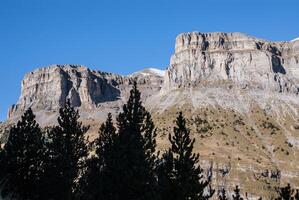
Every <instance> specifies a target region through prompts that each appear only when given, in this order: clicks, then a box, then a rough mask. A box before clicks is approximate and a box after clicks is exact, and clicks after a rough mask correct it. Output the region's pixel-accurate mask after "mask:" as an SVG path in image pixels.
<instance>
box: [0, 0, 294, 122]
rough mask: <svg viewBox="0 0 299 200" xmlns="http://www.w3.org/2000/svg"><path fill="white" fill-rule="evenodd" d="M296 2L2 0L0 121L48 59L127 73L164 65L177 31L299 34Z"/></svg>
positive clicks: (267, 35)
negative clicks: (27, 77) (26, 77)
mask: <svg viewBox="0 0 299 200" xmlns="http://www.w3.org/2000/svg"><path fill="white" fill-rule="evenodd" d="M298 10H299V1H298V0H225V1H224V0H205V1H202V0H1V1H0V69H1V77H0V120H3V119H5V117H6V113H7V109H8V106H9V105H11V104H13V103H15V102H16V101H17V99H18V97H19V95H20V82H21V80H22V78H23V76H24V74H25V73H26V72H28V71H31V70H33V69H35V68H37V67H41V66H46V65H49V64H65V63H70V64H83V65H86V66H89V67H90V68H93V69H99V70H103V71H109V72H115V73H120V74H128V73H131V72H134V71H136V70H139V69H142V68H145V67H157V68H161V69H163V68H165V67H166V66H167V65H168V63H169V58H170V56H171V54H172V52H173V49H174V40H175V37H176V36H177V35H178V34H179V33H181V32H189V31H200V32H213V31H224V32H234V31H238V32H245V33H248V34H250V35H253V36H257V37H260V38H264V39H268V40H275V41H280V40H291V39H293V38H296V37H299V12H298Z"/></svg>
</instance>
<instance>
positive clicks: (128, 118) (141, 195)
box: [103, 82, 156, 200]
mask: <svg viewBox="0 0 299 200" xmlns="http://www.w3.org/2000/svg"><path fill="white" fill-rule="evenodd" d="M117 126H118V134H117V137H116V140H115V145H114V148H113V151H112V154H111V158H112V159H109V160H108V161H107V166H106V167H107V176H108V177H110V179H109V182H108V185H112V186H113V187H110V191H109V192H108V193H109V194H110V198H109V199H130V200H135V199H136V200H137V199H138V200H142V199H156V197H155V194H156V192H155V186H156V183H155V178H154V175H153V168H152V167H153V165H154V162H155V159H156V158H155V155H154V152H155V147H156V141H155V137H156V132H155V127H154V125H153V123H152V120H151V116H150V114H149V113H148V112H147V111H146V110H145V108H144V107H143V106H142V102H141V99H140V92H139V91H138V89H137V84H136V82H134V85H133V89H132V90H131V91H130V97H129V99H128V102H127V103H126V104H125V105H124V106H123V112H122V113H120V114H119V116H118V118H117ZM103 184H105V183H103Z"/></svg>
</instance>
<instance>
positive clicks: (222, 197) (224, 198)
mask: <svg viewBox="0 0 299 200" xmlns="http://www.w3.org/2000/svg"><path fill="white" fill-rule="evenodd" d="M218 197H219V200H228V198H227V196H226V191H225V189H224V188H222V189H221V190H220V192H219V195H218Z"/></svg>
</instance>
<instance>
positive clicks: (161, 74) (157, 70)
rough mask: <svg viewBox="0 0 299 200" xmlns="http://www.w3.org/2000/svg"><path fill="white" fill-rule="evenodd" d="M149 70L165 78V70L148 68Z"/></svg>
mask: <svg viewBox="0 0 299 200" xmlns="http://www.w3.org/2000/svg"><path fill="white" fill-rule="evenodd" d="M148 70H149V71H151V72H153V73H155V74H157V75H159V76H164V74H165V70H160V69H156V68H148Z"/></svg>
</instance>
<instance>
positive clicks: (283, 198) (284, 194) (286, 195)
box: [277, 184, 299, 200]
mask: <svg viewBox="0 0 299 200" xmlns="http://www.w3.org/2000/svg"><path fill="white" fill-rule="evenodd" d="M277 192H278V195H279V197H278V198H277V200H297V199H299V191H298V190H296V191H295V189H293V188H292V187H291V185H290V184H288V185H287V186H285V187H281V188H279V189H278V190H277Z"/></svg>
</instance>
